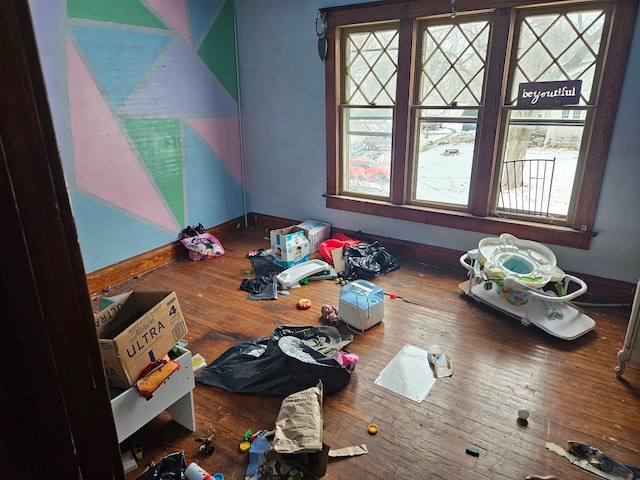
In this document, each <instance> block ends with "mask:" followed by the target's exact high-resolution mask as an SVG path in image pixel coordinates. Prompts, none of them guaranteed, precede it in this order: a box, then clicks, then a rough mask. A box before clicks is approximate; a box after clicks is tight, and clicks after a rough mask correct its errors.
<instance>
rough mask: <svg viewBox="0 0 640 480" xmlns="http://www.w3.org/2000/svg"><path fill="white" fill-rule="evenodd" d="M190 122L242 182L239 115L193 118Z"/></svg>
mask: <svg viewBox="0 0 640 480" xmlns="http://www.w3.org/2000/svg"><path fill="white" fill-rule="evenodd" d="M189 123H190V124H191V126H192V127H193V129H194V130H195V131H196V132H198V135H200V136H201V137H202V139H203V140H204V142H205V143H206V144H207V145H208V146H209V147H210V148H211V149H212V150H213V151H214V152H215V153H216V155H217V156H218V158H220V160H222V161H223V162H224V164H225V165H226V167H227V168H228V169H229V171H230V172H231V173H232V175H233V176H234V177H235V178H236V180H238V182H239V183H240V184H242V153H241V149H242V146H241V145H240V119H239V118H238V117H225V118H192V119H190V120H189Z"/></svg>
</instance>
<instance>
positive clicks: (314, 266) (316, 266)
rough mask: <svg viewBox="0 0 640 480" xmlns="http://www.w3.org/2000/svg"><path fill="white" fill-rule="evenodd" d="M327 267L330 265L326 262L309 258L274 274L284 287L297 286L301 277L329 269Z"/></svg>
mask: <svg viewBox="0 0 640 480" xmlns="http://www.w3.org/2000/svg"><path fill="white" fill-rule="evenodd" d="M329 268H330V267H329V264H328V263H327V262H324V261H322V260H317V259H314V260H309V261H306V262H302V263H299V264H298V265H294V266H293V267H289V268H287V269H286V270H285V271H283V272H280V273H279V274H278V275H276V279H277V280H278V283H279V284H280V285H282V286H283V287H284V288H298V287H300V280H302V279H303V278H307V277H310V276H311V275H314V274H316V273H320V272H323V271H325V270H329Z"/></svg>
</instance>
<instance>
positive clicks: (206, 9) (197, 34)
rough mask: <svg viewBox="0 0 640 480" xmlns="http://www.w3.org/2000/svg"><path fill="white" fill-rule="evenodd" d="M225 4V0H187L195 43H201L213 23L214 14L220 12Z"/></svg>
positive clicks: (192, 36)
mask: <svg viewBox="0 0 640 480" xmlns="http://www.w3.org/2000/svg"><path fill="white" fill-rule="evenodd" d="M223 5H224V0H213V1H212V0H187V11H188V12H189V13H188V15H189V26H190V28H191V38H192V39H193V40H192V41H193V44H194V45H199V44H200V39H202V37H203V36H204V34H205V32H206V31H207V30H208V28H209V26H210V25H211V24H212V23H213V20H214V16H217V14H218V13H220V10H222V6H223Z"/></svg>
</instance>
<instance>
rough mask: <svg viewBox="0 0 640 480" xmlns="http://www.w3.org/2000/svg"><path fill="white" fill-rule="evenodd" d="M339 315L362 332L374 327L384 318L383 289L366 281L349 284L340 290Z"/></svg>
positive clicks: (355, 281)
mask: <svg viewBox="0 0 640 480" xmlns="http://www.w3.org/2000/svg"><path fill="white" fill-rule="evenodd" d="M338 314H339V315H340V319H341V320H342V321H343V322H345V323H346V324H348V325H351V326H352V327H354V328H356V329H358V330H360V331H364V330H367V329H369V328H371V327H373V326H374V325H376V324H378V323H380V322H381V321H382V319H383V318H384V293H383V291H382V289H381V288H380V287H379V286H377V285H375V284H373V283H371V282H367V281H366V280H354V281H353V282H349V283H347V284H346V285H345V286H343V287H342V288H341V289H340V304H339V307H338Z"/></svg>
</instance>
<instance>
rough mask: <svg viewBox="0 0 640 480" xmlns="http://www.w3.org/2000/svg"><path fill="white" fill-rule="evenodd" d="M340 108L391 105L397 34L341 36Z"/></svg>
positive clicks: (396, 54)
mask: <svg viewBox="0 0 640 480" xmlns="http://www.w3.org/2000/svg"><path fill="white" fill-rule="evenodd" d="M344 38H345V48H344V68H345V71H344V82H345V89H344V98H343V102H342V103H344V104H348V105H394V104H395V95H396V79H397V72H398V30H397V29H395V28H394V29H384V30H373V31H365V32H363V31H357V32H355V31H354V32H349V31H346V32H345V37H344Z"/></svg>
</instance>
